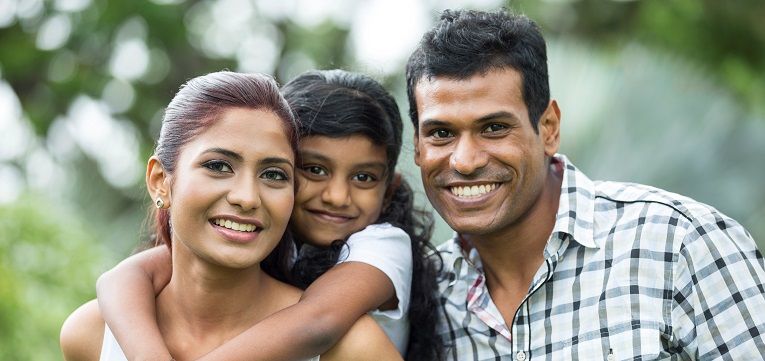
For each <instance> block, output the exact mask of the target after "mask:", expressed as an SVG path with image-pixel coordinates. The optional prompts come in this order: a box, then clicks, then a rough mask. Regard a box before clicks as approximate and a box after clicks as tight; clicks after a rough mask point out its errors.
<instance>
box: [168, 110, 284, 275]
mask: <svg viewBox="0 0 765 361" xmlns="http://www.w3.org/2000/svg"><path fill="white" fill-rule="evenodd" d="M293 176H294V154H293V152H292V149H291V148H290V143H289V140H288V138H287V136H286V135H285V132H284V128H283V123H282V121H281V120H280V119H279V118H278V117H277V116H276V115H274V114H273V113H271V112H270V111H262V110H251V109H242V108H235V109H230V110H227V111H225V112H224V113H223V114H222V116H221V117H220V119H218V120H216V121H214V122H213V124H212V125H211V126H210V127H209V128H207V129H206V130H205V131H204V132H203V133H201V134H199V135H197V136H196V137H194V138H193V139H192V140H191V141H190V142H189V143H187V144H186V145H184V146H183V147H182V148H181V151H180V155H179V158H178V162H177V167H176V170H175V173H174V174H173V175H172V176H170V181H169V186H170V200H171V207H170V224H171V228H172V239H173V243H174V244H175V249H176V250H177V251H176V252H179V251H181V252H183V251H185V250H188V251H189V252H190V253H191V254H193V255H196V256H197V257H198V258H199V259H202V260H204V261H206V262H209V263H212V264H216V265H219V266H224V267H231V268H246V267H250V266H253V265H256V264H258V263H259V262H260V261H262V260H263V259H264V258H265V257H266V256H267V255H268V254H269V253H270V252H271V251H272V250H273V249H274V247H275V246H276V244H277V243H278V242H279V240H280V239H281V237H282V234H283V233H284V230H285V228H286V226H287V223H288V221H289V217H290V214H291V212H292V206H293V203H294V193H293V192H294V184H293V179H294V178H293Z"/></svg>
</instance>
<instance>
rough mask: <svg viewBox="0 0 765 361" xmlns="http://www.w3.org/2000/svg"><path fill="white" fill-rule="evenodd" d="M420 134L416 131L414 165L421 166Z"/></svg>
mask: <svg viewBox="0 0 765 361" xmlns="http://www.w3.org/2000/svg"><path fill="white" fill-rule="evenodd" d="M419 136H420V132H419V131H418V130H415V131H414V164H416V165H417V166H418V167H419V166H420V137H419Z"/></svg>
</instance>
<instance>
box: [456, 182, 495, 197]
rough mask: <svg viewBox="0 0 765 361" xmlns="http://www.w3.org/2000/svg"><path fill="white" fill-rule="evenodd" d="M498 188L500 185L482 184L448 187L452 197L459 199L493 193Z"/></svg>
mask: <svg viewBox="0 0 765 361" xmlns="http://www.w3.org/2000/svg"><path fill="white" fill-rule="evenodd" d="M500 186H501V184H500V183H482V184H473V185H464V186H451V187H449V190H450V191H451V192H452V194H453V195H455V196H457V197H459V198H473V197H479V196H482V195H485V194H488V193H490V192H493V191H494V190H495V189H497V188H498V187H500Z"/></svg>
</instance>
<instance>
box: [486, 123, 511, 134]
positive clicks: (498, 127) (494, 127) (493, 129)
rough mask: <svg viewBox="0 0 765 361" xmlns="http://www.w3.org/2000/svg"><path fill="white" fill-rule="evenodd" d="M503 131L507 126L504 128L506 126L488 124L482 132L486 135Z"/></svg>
mask: <svg viewBox="0 0 765 361" xmlns="http://www.w3.org/2000/svg"><path fill="white" fill-rule="evenodd" d="M505 129H507V126H506V125H504V124H489V126H487V127H486V128H485V129H484V132H486V133H492V132H499V131H503V130H505Z"/></svg>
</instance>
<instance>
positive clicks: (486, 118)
mask: <svg viewBox="0 0 765 361" xmlns="http://www.w3.org/2000/svg"><path fill="white" fill-rule="evenodd" d="M508 118H509V119H512V120H519V119H518V117H517V116H515V114H513V113H510V112H507V111H504V110H500V111H498V112H494V113H490V114H486V115H484V116H482V117H480V118H478V119H477V120H476V121H477V122H480V123H485V122H490V121H492V120H499V119H508Z"/></svg>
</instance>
